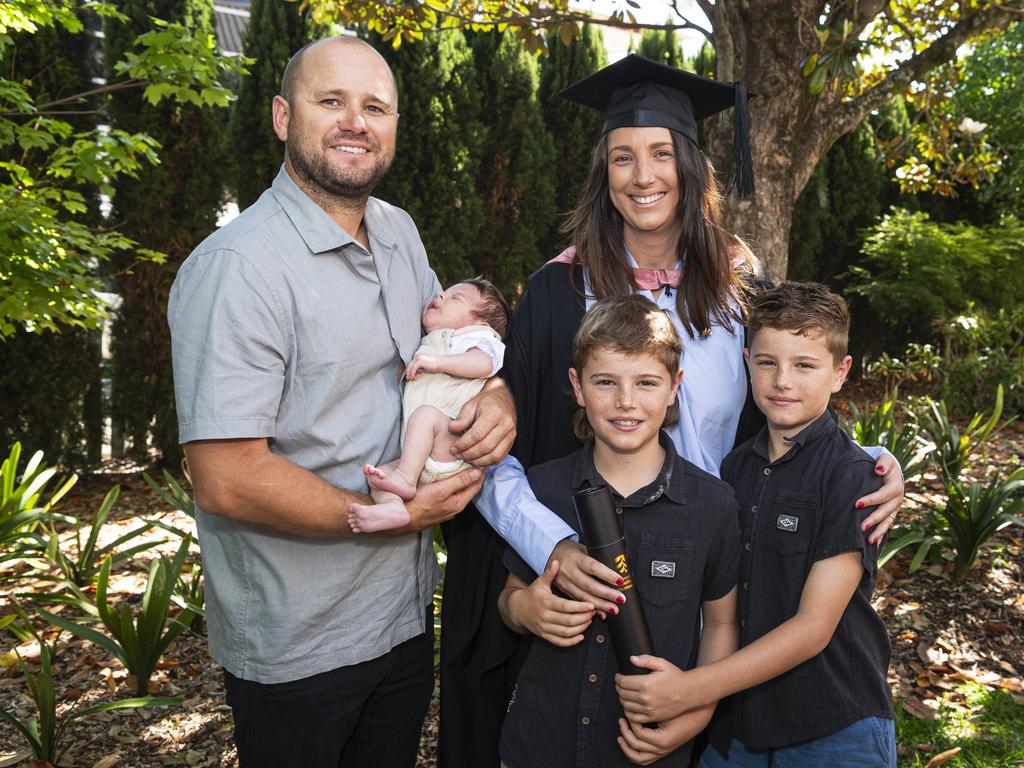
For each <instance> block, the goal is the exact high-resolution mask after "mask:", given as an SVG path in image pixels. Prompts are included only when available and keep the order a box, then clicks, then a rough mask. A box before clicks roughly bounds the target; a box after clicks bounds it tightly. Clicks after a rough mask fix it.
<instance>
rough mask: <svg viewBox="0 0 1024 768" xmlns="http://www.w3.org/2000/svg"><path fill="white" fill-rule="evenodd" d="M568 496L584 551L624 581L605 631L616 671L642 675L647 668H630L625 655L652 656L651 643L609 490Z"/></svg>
mask: <svg viewBox="0 0 1024 768" xmlns="http://www.w3.org/2000/svg"><path fill="white" fill-rule="evenodd" d="M572 499H573V503H574V504H575V505H576V517H577V518H579V521H580V530H581V531H582V532H583V543H584V544H586V546H587V554H589V555H590V556H591V557H592V558H594V559H595V560H597V561H599V562H600V563H601V564H603V565H606V566H608V567H609V568H611V569H612V570H613V571H615V572H616V573H617V574H619V575H620V576H621V577H622V580H623V582H624V583H623V585H622V586H621V587H619V589H620V590H621V591H622V593H623V594H624V595H625V596H626V602H625V604H624V605H620V606H619V612H618V615H615V616H612V615H609V616H608V631H609V632H610V633H611V636H612V646H613V648H614V650H615V658H616V660H617V661H618V662H619V671H620V672H622V674H624V675H645V674H647V673H648V672H649V671H650V670H647V669H640V668H639V667H634V666H633V665H632V664H630V663H629V657H630V656H640V655H642V654H649V655H654V646H653V645H652V644H651V633H650V631H649V630H648V629H647V620H646V619H645V618H644V610H643V606H642V605H640V596H639V595H638V594H637V589H636V584H635V583H634V582H633V575H632V573H631V571H630V568H629V559H628V557H627V555H626V538H625V536H623V535H622V529H621V528H620V527H619V519H618V517H619V516H618V515H617V514H616V513H615V502H614V501H613V499H612V493H611V491H610V490H609V489H608V486H606V485H600V486H597V487H595V488H587V489H586V490H583V491H580V492H579V493H575V494H573V497H572Z"/></svg>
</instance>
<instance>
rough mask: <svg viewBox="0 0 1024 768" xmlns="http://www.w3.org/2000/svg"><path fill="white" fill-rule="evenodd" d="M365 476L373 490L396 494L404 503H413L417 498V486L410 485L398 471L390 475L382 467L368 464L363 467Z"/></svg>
mask: <svg viewBox="0 0 1024 768" xmlns="http://www.w3.org/2000/svg"><path fill="white" fill-rule="evenodd" d="M363 474H364V475H366V482H367V483H369V485H370V487H371V488H376V489H378V490H381V491H388V492H390V493H393V494H395V496H398V497H399V498H400V499H402V500H403V501H412V500H413V499H414V498H416V485H415V483H410V482H409V481H408V480H406V479H405V478H404V477H402V474H401V473H400V472H399V471H398V470H397V469H396V470H395V471H393V472H391V474H388V473H387V472H385V471H384V470H383V469H381V468H380V467H373V466H370V465H369V464H367V465H366V466H365V467H363Z"/></svg>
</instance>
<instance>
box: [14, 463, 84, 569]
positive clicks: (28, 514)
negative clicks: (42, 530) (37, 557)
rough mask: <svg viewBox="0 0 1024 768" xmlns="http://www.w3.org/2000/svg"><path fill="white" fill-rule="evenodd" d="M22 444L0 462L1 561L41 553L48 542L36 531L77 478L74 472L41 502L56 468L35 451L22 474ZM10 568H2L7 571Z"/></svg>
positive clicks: (55, 472)
mask: <svg viewBox="0 0 1024 768" xmlns="http://www.w3.org/2000/svg"><path fill="white" fill-rule="evenodd" d="M20 462H21V443H15V444H14V445H13V446H12V447H11V450H10V453H9V454H8V456H7V458H6V459H4V463H3V464H2V465H0V563H5V562H9V561H11V560H17V559H20V558H22V557H25V556H27V555H29V554H40V553H41V552H42V551H43V548H44V546H45V542H44V540H43V538H42V537H41V536H40V535H39V534H38V533H36V529H37V528H38V527H39V525H40V524H41V523H42V521H43V519H44V518H45V517H46V515H47V513H48V512H49V510H50V509H51V507H53V505H54V504H56V503H57V502H58V501H60V499H61V498H62V497H63V496H64V495H65V494H66V493H67V492H68V491H70V490H71V488H72V487H73V486H74V484H75V482H76V481H77V480H78V476H77V475H71V476H70V477H68V478H67V479H66V480H63V481H62V482H59V483H58V487H57V490H56V491H54V492H53V493H52V494H51V495H50V500H49V501H47V502H46V503H41V499H42V497H43V495H44V494H45V493H46V490H47V486H49V484H50V481H52V480H53V479H54V477H55V475H56V474H57V470H56V468H54V467H47V466H46V465H45V464H44V463H43V452H42V451H36V452H35V453H34V454H33V455H32V458H30V459H29V460H28V464H26V465H25V469H24V470H23V471H22V473H21V476H20V477H19V476H18V464H19V463H20ZM6 572H7V571H6V570H4V571H0V573H6Z"/></svg>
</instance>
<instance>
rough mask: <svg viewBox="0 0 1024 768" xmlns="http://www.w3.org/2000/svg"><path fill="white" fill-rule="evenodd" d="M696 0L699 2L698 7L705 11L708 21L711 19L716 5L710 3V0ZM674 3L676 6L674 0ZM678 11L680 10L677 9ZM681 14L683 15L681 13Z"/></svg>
mask: <svg viewBox="0 0 1024 768" xmlns="http://www.w3.org/2000/svg"><path fill="white" fill-rule="evenodd" d="M696 2H697V7H698V8H700V9H701V10H702V11H703V12H704V15H705V16H706V17H707V19H708V21H711V18H712V14H713V13H714V12H715V11H714V7H715V6H714V5H713V4H712V3H710V2H709V0H696ZM672 5H673V7H674V6H675V2H674V0H673V3H672ZM677 13H678V11H677ZM679 15H680V16H682V14H681V13H680V14H679Z"/></svg>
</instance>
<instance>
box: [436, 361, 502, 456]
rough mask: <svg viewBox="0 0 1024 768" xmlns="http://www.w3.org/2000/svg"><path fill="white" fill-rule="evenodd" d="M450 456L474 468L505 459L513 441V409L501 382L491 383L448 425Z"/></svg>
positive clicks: (492, 381)
mask: <svg viewBox="0 0 1024 768" xmlns="http://www.w3.org/2000/svg"><path fill="white" fill-rule="evenodd" d="M448 430H449V431H450V432H451V433H452V434H453V435H461V437H459V439H458V440H456V441H455V442H454V443H453V444H452V454H453V455H454V456H457V457H458V458H460V459H462V460H463V461H465V462H468V463H470V464H472V465H474V466H477V467H489V466H491V465H492V464H497V463H498V462H499V461H501V460H502V459H504V458H505V457H506V456H508V452H509V451H510V450H511V449H512V442H513V441H514V440H515V439H516V409H515V404H514V403H513V402H512V394H511V393H510V392H509V391H508V387H506V386H505V383H504V382H503V381H501V380H500V379H491V380H490V381H488V382H487V384H486V385H485V386H484V389H483V390H482V391H481V392H480V394H479V395H477V396H476V397H474V398H473V399H472V400H470V401H469V402H468V403H466V404H465V405H464V406H462V410H461V411H459V418H457V419H455V420H454V421H452V422H451V423H450V424H449V425H448Z"/></svg>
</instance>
